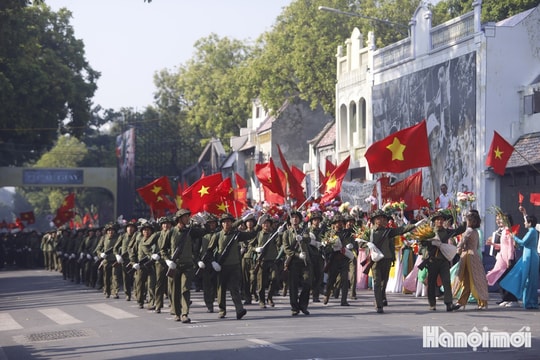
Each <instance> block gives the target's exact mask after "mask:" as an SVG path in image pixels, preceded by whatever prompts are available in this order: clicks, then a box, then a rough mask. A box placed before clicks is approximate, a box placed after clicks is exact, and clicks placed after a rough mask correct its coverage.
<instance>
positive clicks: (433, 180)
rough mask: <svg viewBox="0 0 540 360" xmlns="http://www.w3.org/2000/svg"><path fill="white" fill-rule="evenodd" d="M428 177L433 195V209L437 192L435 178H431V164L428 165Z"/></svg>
mask: <svg viewBox="0 0 540 360" xmlns="http://www.w3.org/2000/svg"><path fill="white" fill-rule="evenodd" d="M428 169H429V178H430V179H431V193H432V195H433V205H434V206H433V209H435V203H436V201H437V193H436V192H435V179H433V165H429V167H428Z"/></svg>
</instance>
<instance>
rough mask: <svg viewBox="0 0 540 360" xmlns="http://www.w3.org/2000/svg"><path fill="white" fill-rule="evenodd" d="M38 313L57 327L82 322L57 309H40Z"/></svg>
mask: <svg viewBox="0 0 540 360" xmlns="http://www.w3.org/2000/svg"><path fill="white" fill-rule="evenodd" d="M39 312H40V313H42V314H43V315H45V316H46V317H48V318H49V319H51V320H52V321H54V322H55V323H57V324H59V325H69V324H78V323H81V322H82V321H81V320H79V319H76V318H74V317H73V316H71V315H69V314H67V313H65V312H64V311H62V310H60V309H58V308H50V309H41V310H39Z"/></svg>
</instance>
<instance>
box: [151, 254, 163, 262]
mask: <svg viewBox="0 0 540 360" xmlns="http://www.w3.org/2000/svg"><path fill="white" fill-rule="evenodd" d="M151 257H152V260H155V261H158V260H159V259H161V257H160V256H159V254H152V256H151Z"/></svg>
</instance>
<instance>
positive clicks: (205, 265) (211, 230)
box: [198, 214, 220, 313]
mask: <svg viewBox="0 0 540 360" xmlns="http://www.w3.org/2000/svg"><path fill="white" fill-rule="evenodd" d="M206 230H207V233H206V234H205V235H204V236H203V237H202V240H201V247H200V249H199V261H198V266H199V270H198V272H199V274H200V275H201V278H202V289H203V297H204V304H205V305H206V308H207V312H209V313H213V312H214V301H215V299H216V288H217V276H216V272H215V271H214V270H213V269H212V266H211V261H212V259H214V254H213V252H211V251H208V245H209V244H210V242H211V241H212V237H213V236H214V235H215V234H216V233H218V232H219V231H220V229H219V227H218V219H217V217H216V216H214V215H212V214H207V215H206Z"/></svg>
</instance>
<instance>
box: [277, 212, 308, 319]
mask: <svg viewBox="0 0 540 360" xmlns="http://www.w3.org/2000/svg"><path fill="white" fill-rule="evenodd" d="M294 217H297V220H295V221H298V223H293V222H292V219H293V218H294ZM290 218H291V226H290V227H289V228H288V229H287V230H286V231H284V232H283V235H282V241H283V249H284V252H285V256H286V257H287V258H286V260H285V262H286V265H285V266H286V270H287V271H288V285H289V302H290V304H291V312H292V315H293V316H295V315H298V313H299V312H300V311H302V313H304V314H305V315H309V311H308V305H309V294H310V292H311V284H312V278H313V271H312V264H311V258H310V256H309V249H308V248H309V243H310V241H311V239H310V236H309V234H308V233H304V234H301V233H302V230H301V229H300V227H299V223H300V222H301V221H302V214H301V213H299V212H297V211H294V212H292V213H291V216H290ZM287 263H288V264H287ZM300 288H301V289H302V290H301V292H300V293H299V291H300Z"/></svg>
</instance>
